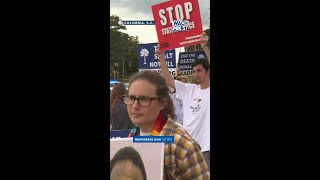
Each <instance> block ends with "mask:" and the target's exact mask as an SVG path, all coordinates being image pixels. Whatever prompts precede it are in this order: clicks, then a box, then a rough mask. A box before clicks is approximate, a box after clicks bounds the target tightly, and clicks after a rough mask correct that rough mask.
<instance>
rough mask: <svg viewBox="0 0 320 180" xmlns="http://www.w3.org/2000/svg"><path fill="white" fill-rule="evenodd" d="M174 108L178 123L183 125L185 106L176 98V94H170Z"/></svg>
mask: <svg viewBox="0 0 320 180" xmlns="http://www.w3.org/2000/svg"><path fill="white" fill-rule="evenodd" d="M169 95H170V98H171V100H172V103H173V106H174V113H175V115H176V118H175V119H176V122H178V123H180V124H183V105H182V101H181V100H180V99H178V98H176V93H173V94H169Z"/></svg>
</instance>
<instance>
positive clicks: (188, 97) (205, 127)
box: [156, 32, 210, 168]
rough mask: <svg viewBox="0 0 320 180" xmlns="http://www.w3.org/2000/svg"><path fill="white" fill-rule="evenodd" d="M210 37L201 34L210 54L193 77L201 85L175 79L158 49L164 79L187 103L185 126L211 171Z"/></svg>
mask: <svg viewBox="0 0 320 180" xmlns="http://www.w3.org/2000/svg"><path fill="white" fill-rule="evenodd" d="M208 40H209V38H208V36H207V34H206V33H205V32H203V33H202V34H201V46H202V48H203V50H204V52H205V54H206V57H207V60H206V59H204V58H201V59H200V58H199V59H197V60H196V61H195V62H194V64H193V66H192V67H193V76H194V78H195V80H196V83H197V84H186V83H182V82H180V81H177V80H174V78H173V77H172V76H171V74H170V72H169V70H168V67H167V65H166V60H165V56H164V52H162V51H161V50H160V48H159V47H158V49H157V50H156V54H157V55H158V57H159V61H160V66H161V71H162V76H163V77H164V79H165V80H166V83H167V85H168V86H170V87H172V88H174V89H175V92H176V98H178V99H180V100H181V101H182V102H183V117H184V118H183V127H184V128H185V129H186V130H187V131H188V132H189V133H190V134H191V136H192V137H193V138H194V139H195V140H196V141H197V142H198V143H199V144H200V146H201V150H202V152H203V156H204V158H205V160H206V163H207V165H208V166H209V168H210V50H209V48H208V46H207V43H208Z"/></svg>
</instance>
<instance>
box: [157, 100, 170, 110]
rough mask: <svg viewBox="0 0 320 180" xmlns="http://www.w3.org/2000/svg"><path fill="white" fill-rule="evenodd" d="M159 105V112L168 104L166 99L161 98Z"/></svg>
mask: <svg viewBox="0 0 320 180" xmlns="http://www.w3.org/2000/svg"><path fill="white" fill-rule="evenodd" d="M159 102H160V104H161V106H162V107H161V110H163V109H164V107H166V106H167V104H168V102H169V101H168V99H167V98H163V99H161V100H160V101H159Z"/></svg>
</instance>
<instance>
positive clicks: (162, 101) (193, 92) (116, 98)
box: [110, 33, 210, 179]
mask: <svg viewBox="0 0 320 180" xmlns="http://www.w3.org/2000/svg"><path fill="white" fill-rule="evenodd" d="M208 40H209V37H208V36H207V35H206V33H203V34H201V47H202V49H203V50H204V52H205V54H206V56H205V57H204V58H198V59H196V61H195V62H194V64H193V66H192V67H193V77H194V79H195V83H189V82H190V81H189V79H188V77H186V76H182V75H178V76H177V77H175V78H174V77H173V76H172V75H171V73H170V72H169V70H168V67H167V65H166V61H165V54H164V52H162V51H161V50H160V48H157V49H156V52H155V53H156V54H157V56H158V58H159V61H160V66H161V72H162V75H160V74H158V73H155V72H153V71H142V72H139V73H136V74H135V75H133V76H132V77H131V79H130V82H129V88H128V90H126V88H125V86H124V84H123V83H117V84H116V85H115V86H114V87H113V90H112V92H111V93H110V129H111V130H123V129H131V133H130V134H128V137H132V136H136V135H139V136H150V135H151V136H167V135H171V136H172V135H174V137H175V139H174V143H166V144H165V151H164V157H165V159H164V174H163V176H164V179H210V172H209V169H210V51H209V48H208V45H207V43H208ZM159 124H161V127H156V126H158V125H159ZM155 129H156V131H155ZM176 137H178V138H176ZM178 147H179V148H178ZM191 164H192V165H191ZM173 165H174V166H173Z"/></svg>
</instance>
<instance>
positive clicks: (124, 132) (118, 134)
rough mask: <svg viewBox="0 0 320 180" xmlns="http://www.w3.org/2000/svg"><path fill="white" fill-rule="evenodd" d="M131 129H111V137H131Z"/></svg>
mask: <svg viewBox="0 0 320 180" xmlns="http://www.w3.org/2000/svg"><path fill="white" fill-rule="evenodd" d="M130 131H131V129H122V130H112V131H110V138H126V137H129V134H130Z"/></svg>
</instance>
